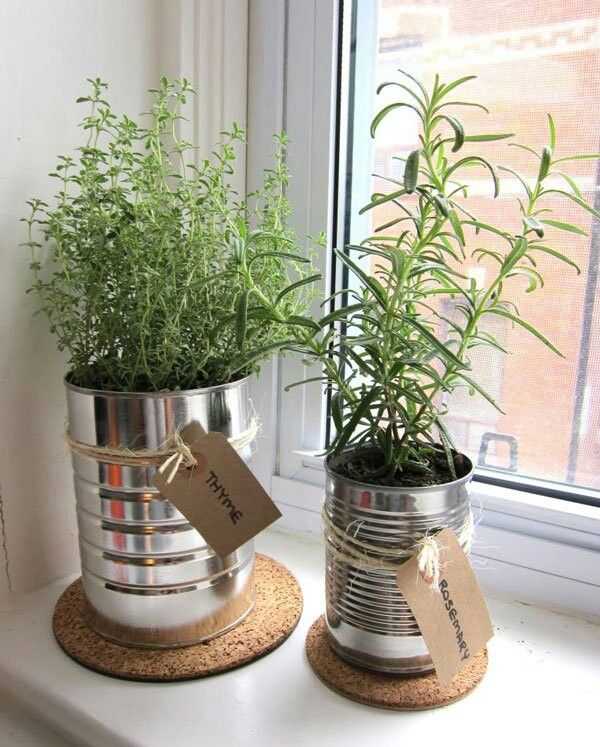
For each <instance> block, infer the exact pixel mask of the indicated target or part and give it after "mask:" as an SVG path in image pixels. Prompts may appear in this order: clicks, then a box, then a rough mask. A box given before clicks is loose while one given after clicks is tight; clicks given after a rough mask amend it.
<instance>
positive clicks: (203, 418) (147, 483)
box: [66, 379, 254, 648]
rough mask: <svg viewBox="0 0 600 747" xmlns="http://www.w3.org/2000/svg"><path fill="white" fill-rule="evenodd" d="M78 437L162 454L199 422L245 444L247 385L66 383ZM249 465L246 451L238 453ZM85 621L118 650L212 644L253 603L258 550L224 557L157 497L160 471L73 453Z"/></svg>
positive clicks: (73, 431)
mask: <svg viewBox="0 0 600 747" xmlns="http://www.w3.org/2000/svg"><path fill="white" fill-rule="evenodd" d="M66 388H67V404H68V412H69V431H70V435H71V437H72V439H74V440H75V441H78V442H80V443H83V444H88V445H92V446H106V447H112V448H117V447H118V448H127V449H131V450H138V449H162V448H164V445H165V443H167V442H168V440H169V438H170V437H171V436H172V435H173V434H174V433H175V432H176V431H179V430H181V429H182V428H184V427H185V426H186V425H189V424H190V423H191V422H192V421H196V422H199V423H200V424H201V425H202V426H203V427H204V429H205V430H207V431H209V430H210V431H219V432H220V433H222V434H223V435H224V436H226V437H228V438H232V437H233V438H235V437H239V436H240V434H242V433H244V432H247V431H248V428H249V427H250V425H251V413H250V405H249V397H248V381H247V379H244V380H242V381H238V382H235V383H233V384H227V385H224V386H216V387H211V388H207V389H197V390H190V391H176V392H160V393H128V392H104V391H95V390H90V389H82V388H79V387H76V386H73V385H72V384H70V383H69V382H66ZM239 453H240V456H241V457H242V458H243V459H244V461H245V462H247V463H248V462H249V460H250V455H251V447H250V444H247V445H245V446H244V447H242V448H241V449H240V450H239ZM72 460H73V470H74V482H75V496H76V501H77V518H78V526H79V547H80V555H81V569H82V580H83V588H84V591H85V597H86V602H87V610H86V615H87V622H88V625H90V627H92V628H93V629H95V630H96V631H97V632H98V633H100V634H101V635H103V636H104V637H105V638H108V639H110V640H113V641H116V642H118V643H122V644H126V645H133V646H147V647H152V648H157V647H158V648H170V647H176V646H186V645H190V644H193V643H198V642H200V641H204V640H208V639H210V638H213V637H215V636H217V635H220V634H221V633H224V632H225V631H227V630H229V629H230V628H232V627H234V626H235V625H236V624H237V623H238V622H240V621H241V620H242V619H243V618H244V617H245V616H246V615H247V614H248V612H249V611H250V610H251V608H252V605H253V602H254V586H253V567H254V548H253V544H252V542H248V543H247V544H245V545H243V546H242V547H241V548H240V549H239V550H237V551H236V552H234V553H232V554H231V555H228V556H226V557H219V556H218V555H216V554H215V552H214V551H213V550H212V548H211V547H210V546H209V545H208V544H207V543H206V541H205V540H204V539H203V537H202V536H201V535H200V534H199V533H198V532H197V531H196V530H195V529H193V528H192V527H191V526H190V524H189V523H188V522H187V520H186V519H185V517H184V516H183V515H182V514H181V513H179V511H177V509H176V508H175V507H174V506H173V505H172V504H171V503H170V502H169V501H168V500H166V499H165V498H163V497H162V496H161V495H160V493H159V492H158V491H157V490H156V488H155V487H154V485H153V483H152V477H153V475H154V473H155V468H154V467H143V466H140V467H129V466H120V465H115V464H109V463H105V462H102V461H97V460H96V459H92V458H90V457H88V456H84V455H82V454H80V453H78V452H76V451H74V452H73V453H72Z"/></svg>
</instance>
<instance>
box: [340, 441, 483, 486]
mask: <svg viewBox="0 0 600 747" xmlns="http://www.w3.org/2000/svg"><path fill="white" fill-rule="evenodd" d="M452 454H453V460H454V469H455V471H456V477H454V476H453V474H452V472H451V470H450V466H449V465H448V460H447V459H446V454H445V452H444V451H443V450H441V451H435V452H431V453H430V454H427V455H425V456H424V460H425V461H426V462H427V469H426V470H425V469H422V468H419V467H415V468H412V467H410V466H409V467H406V468H405V469H404V470H403V471H402V472H400V471H399V470H397V471H396V473H395V474H393V475H385V476H381V475H377V474H376V473H377V471H378V470H380V468H381V466H382V463H383V458H382V455H381V453H379V452H377V451H375V450H372V451H368V450H365V451H360V452H350V453H348V454H344V455H342V456H341V457H338V458H337V459H331V460H330V461H329V467H330V469H331V470H332V471H333V472H335V473H336V474H337V475H340V477H347V478H349V479H350V480H356V481H357V482H364V483H370V484H371V485H382V486H386V487H394V488H403V487H407V488H422V487H427V486H428V485H443V484H444V483H447V482H452V481H453V480H456V479H457V478H461V477H464V476H465V475H467V474H468V473H469V471H470V469H471V461H470V459H468V458H467V457H466V456H464V455H463V454H460V453H458V452H453V453H452Z"/></svg>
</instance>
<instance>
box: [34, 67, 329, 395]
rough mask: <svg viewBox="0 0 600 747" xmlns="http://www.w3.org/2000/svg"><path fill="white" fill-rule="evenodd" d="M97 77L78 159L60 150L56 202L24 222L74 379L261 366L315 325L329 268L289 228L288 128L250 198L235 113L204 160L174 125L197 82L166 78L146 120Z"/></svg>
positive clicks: (185, 377) (38, 287) (174, 379)
mask: <svg viewBox="0 0 600 747" xmlns="http://www.w3.org/2000/svg"><path fill="white" fill-rule="evenodd" d="M89 82H90V84H91V92H90V94H89V95H88V96H82V97H80V99H79V101H80V103H84V104H86V105H87V106H89V113H88V114H87V116H85V117H84V120H83V123H82V129H83V143H82V147H81V148H80V149H79V151H78V156H77V158H74V157H71V156H59V162H58V165H57V167H56V169H55V171H54V172H53V174H52V177H53V178H54V179H56V180H57V181H58V189H57V195H56V198H55V201H54V204H53V206H52V207H49V206H48V205H47V204H46V203H44V202H42V201H41V200H34V201H31V202H30V203H29V205H30V207H31V215H30V217H29V218H28V219H27V220H26V223H27V224H28V241H27V242H26V245H27V246H28V247H29V249H30V250H31V252H32V260H31V271H32V273H33V275H34V281H33V285H32V288H31V290H32V291H33V292H35V293H36V294H37V295H38V296H39V297H40V305H41V310H42V311H43V313H45V314H46V316H47V317H48V318H49V320H50V328H51V331H52V333H53V334H55V335H56V336H57V339H58V344H59V347H60V348H61V349H66V350H68V351H69V355H70V364H71V374H70V375H71V378H72V380H73V381H74V382H75V383H77V384H79V385H81V386H84V387H90V388H97V389H114V390H119V391H127V390H129V391H131V390H137V391H159V390H164V389H170V390H174V389H188V388H195V387H201V386H210V385H215V384H223V383H227V382H228V381H230V380H232V379H234V378H238V377H240V376H243V375H246V374H249V373H252V372H254V371H257V370H258V366H259V364H260V362H261V361H262V360H264V359H265V358H267V357H269V356H270V355H272V354H273V353H276V352H278V351H279V350H281V349H282V348H284V347H285V346H286V345H288V344H291V343H292V342H293V341H294V337H293V335H291V333H290V331H293V330H295V329H300V328H302V329H306V324H307V323H308V324H310V325H312V327H311V329H312V330H313V331H312V333H311V334H314V329H315V327H316V325H315V323H314V322H311V321H310V320H308V321H307V318H306V312H307V309H308V305H309V303H310V300H311V298H312V297H313V295H314V292H313V290H312V285H313V283H314V281H315V280H316V279H317V278H318V277H319V275H318V274H317V273H315V271H314V267H313V265H312V256H313V248H312V247H311V248H309V249H308V250H304V249H303V248H302V247H301V245H300V242H299V241H298V239H297V237H296V236H295V234H294V232H293V231H292V229H291V228H290V226H289V216H290V206H289V204H288V202H287V200H286V198H285V195H284V190H285V186H286V184H287V181H288V172H287V168H286V166H285V161H284V158H285V149H286V138H285V135H283V134H282V135H279V136H278V137H276V153H275V159H274V164H273V166H272V168H270V169H267V170H266V171H265V177H264V182H263V184H262V186H261V187H260V188H259V189H258V191H257V192H255V193H254V194H253V195H252V196H251V197H250V198H249V199H248V200H247V201H244V200H240V197H239V195H237V194H236V192H235V190H234V189H233V187H232V186H231V181H232V179H231V176H232V174H233V173H234V171H235V168H236V158H237V151H238V150H239V148H240V147H241V146H242V145H243V142H244V132H243V131H242V130H241V129H240V128H239V127H238V126H237V125H235V124H234V125H233V126H232V129H231V131H226V132H222V133H221V139H220V141H219V142H218V143H217V144H216V146H215V148H214V151H213V153H212V156H211V158H209V159H206V160H204V161H202V162H201V163H197V162H196V161H195V151H196V149H195V147H194V145H193V144H192V143H188V142H186V141H185V140H182V139H181V138H180V137H179V136H178V134H177V133H178V124H179V120H180V119H181V118H182V116H183V110H184V107H185V104H186V102H187V101H188V99H189V98H190V96H192V95H193V90H192V89H191V87H190V85H189V83H188V81H187V80H185V79H182V80H178V81H177V80H176V81H169V80H168V79H166V78H162V79H161V81H160V84H159V85H158V87H156V88H154V89H152V91H151V93H152V95H153V104H152V107H151V109H150V111H149V112H148V113H147V115H146V118H145V122H146V124H144V125H141V124H138V123H137V122H135V121H134V120H133V119H130V118H129V117H127V116H122V117H117V116H116V115H115V114H114V113H113V112H112V110H111V108H110V106H109V104H108V102H107V101H106V99H105V98H104V97H105V92H106V88H107V86H106V84H105V83H103V82H102V81H101V80H99V79H93V80H90V81H89ZM251 226H252V228H251ZM311 243H314V242H311ZM317 243H319V242H317ZM42 244H45V246H42Z"/></svg>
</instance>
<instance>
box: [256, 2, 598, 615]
mask: <svg viewBox="0 0 600 747" xmlns="http://www.w3.org/2000/svg"><path fill="white" fill-rule="evenodd" d="M364 5H365V4H364V3H363V12H365V11H364ZM366 5H367V6H375V3H374V2H369V3H366ZM341 7H342V6H341V2H340V0H285V1H284V0H251V2H250V6H249V8H250V10H249V30H250V36H249V54H248V59H249V67H248V92H249V95H248V132H249V144H248V183H249V184H252V183H253V180H256V179H257V178H258V175H259V173H260V168H262V166H263V165H264V158H260V157H259V156H262V155H266V154H268V153H269V148H270V147H271V135H272V133H273V132H275V131H277V130H279V129H281V128H284V129H285V130H286V131H287V133H288V135H289V136H290V139H291V147H290V153H289V165H290V168H291V171H292V183H291V186H290V189H289V192H288V196H289V198H290V200H291V202H292V206H293V208H294V213H295V225H296V229H297V231H298V234H299V235H300V236H305V235H309V234H310V235H315V234H316V233H317V232H318V231H319V230H321V229H323V228H325V229H326V230H327V234H328V236H332V234H333V232H334V228H335V227H336V226H335V220H336V215H335V214H334V211H335V205H334V202H335V199H336V194H335V186H336V185H335V170H336V169H337V171H338V173H339V174H345V171H346V170H345V164H344V163H339V162H338V161H337V158H338V154H337V153H336V107H337V106H338V101H337V97H338V91H337V79H338V47H339V21H338V14H339V13H340V11H341ZM361 21H362V23H366V22H368V18H363V19H361ZM365 108H367V107H365ZM344 145H345V143H342V147H340V151H344ZM357 170H358V169H357ZM341 213H343V211H342V210H339V206H338V210H337V214H338V215H340V214H341ZM337 228H338V235H342V234H341V233H340V228H341V227H340V226H337ZM331 257H332V252H331V247H328V251H327V252H325V253H324V254H323V256H321V257H319V267H320V269H321V271H322V272H323V281H322V285H321V291H322V292H323V294H324V295H327V294H328V293H329V292H330V290H331V272H332V262H331ZM315 311H317V309H315ZM304 369H305V366H304V365H303V364H302V362H301V361H300V360H299V359H298V358H294V357H286V358H284V359H283V360H279V361H277V362H275V363H274V364H273V367H272V369H271V370H270V371H269V372H267V373H268V375H267V376H263V377H262V378H261V384H260V385H259V387H258V392H261V393H262V399H263V401H267V400H268V408H267V410H268V413H267V420H268V433H265V434H264V435H265V438H264V439H263V441H262V442H261V450H263V452H264V453H263V456H262V461H263V467H264V463H265V460H266V461H268V462H269V464H270V474H271V480H270V487H271V494H272V496H273V498H274V499H275V500H276V501H277V503H278V505H279V506H280V508H281V510H282V512H283V519H282V520H281V522H282V524H283V525H284V526H287V527H289V528H292V529H295V530H298V531H304V532H310V533H317V534H318V533H320V531H321V527H320V507H321V503H322V499H323V486H324V469H323V459H322V457H319V456H318V455H317V454H318V450H319V447H320V446H321V445H322V443H323V432H322V428H323V423H324V422H325V404H326V403H325V398H324V397H323V393H322V391H321V390H320V388H319V387H318V386H310V385H309V386H306V387H298V388H295V389H293V390H292V391H291V392H289V393H286V392H285V391H284V387H285V385H286V384H289V383H291V382H294V381H298V380H301V379H302V378H305V377H306V371H305V370H304ZM308 375H314V370H313V371H311V373H310V374H308ZM263 412H264V411H263ZM263 417H264V414H263ZM265 454H267V455H268V456H265ZM473 505H474V508H475V514H476V519H477V521H478V526H477V531H476V543H475V547H474V551H473V556H474V564H475V567H476V568H477V570H478V575H479V578H480V580H481V582H482V584H483V585H484V588H486V589H487V590H488V591H492V592H496V593H501V594H507V595H510V596H511V597H513V598H515V599H519V600H523V601H526V602H534V603H538V604H542V605H544V606H547V607H551V608H553V609H558V610H566V611H571V612H572V611H576V612H578V613H580V614H583V615H585V616H589V617H593V618H596V617H600V509H599V508H597V507H594V506H590V505H584V504H581V503H575V502H569V501H565V500H561V499H558V498H553V497H547V496H542V495H537V494H536V493H533V492H528V491H527V490H524V489H522V488H521V489H512V488H509V487H499V486H498V485H492V484H485V483H483V482H479V481H475V482H474V483H473Z"/></svg>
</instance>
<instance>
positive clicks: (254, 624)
mask: <svg viewBox="0 0 600 747" xmlns="http://www.w3.org/2000/svg"><path fill="white" fill-rule="evenodd" d="M255 589H256V601H255V604H254V608H253V610H252V612H250V614H249V615H248V616H247V617H246V618H245V619H244V620H243V621H242V622H241V623H240V624H239V625H237V626H236V627H235V628H233V629H232V630H230V631H228V632H227V633H224V634H223V635H221V636H219V637H218V638H213V639H212V640H210V641H206V642H205V643H199V644H197V645H195V646H187V647H186V648H177V649H147V648H146V649H144V648H129V647H127V646H120V645H119V644H117V643H111V642H110V641H107V640H105V639H104V638H102V637H101V636H100V635H98V633H95V632H94V631H93V630H91V629H90V628H88V627H87V625H86V624H85V622H84V618H83V610H84V595H83V587H82V584H81V579H78V580H77V581H75V582H73V583H72V584H71V585H70V586H68V587H67V588H66V589H65V591H64V592H63V593H62V595H61V597H60V599H59V600H58V602H57V604H56V608H55V610H54V617H53V620H52V627H53V630H54V635H55V637H56V640H57V641H58V643H59V644H60V646H61V648H62V649H63V650H64V651H65V652H66V653H67V654H68V655H69V656H70V657H71V658H72V659H75V661H76V662H78V663H79V664H83V666H85V667H88V668H89V669H93V670H94V671H96V672H100V673H101V674H107V675H109V676H111V677H118V678H120V679H126V680H141V681H146V682H169V681H171V682H173V681H177V680H188V679H196V678H199V677H209V676H210V675H213V674H220V673H221V672H226V671H228V670H229V669H236V668H237V667H242V666H244V665H245V664H249V663H250V662H252V661H254V660H255V659H259V658H260V657H261V656H265V654H268V653H270V652H271V651H273V650H274V649H276V648H277V647H278V646H280V645H281V644H282V643H283V642H284V641H285V640H286V639H287V638H288V637H289V636H290V635H291V634H292V632H293V630H294V628H295V627H296V625H297V624H298V620H299V619H300V614H301V612H302V592H301V590H300V586H299V584H298V582H297V581H296V579H295V578H294V576H293V575H292V574H291V573H290V571H288V570H287V568H285V567H284V566H282V565H281V564H280V563H278V562H277V561H275V560H273V559H272V558H269V557H267V556H266V555H259V554H257V555H256V557H255Z"/></svg>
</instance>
